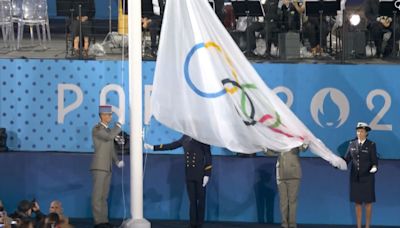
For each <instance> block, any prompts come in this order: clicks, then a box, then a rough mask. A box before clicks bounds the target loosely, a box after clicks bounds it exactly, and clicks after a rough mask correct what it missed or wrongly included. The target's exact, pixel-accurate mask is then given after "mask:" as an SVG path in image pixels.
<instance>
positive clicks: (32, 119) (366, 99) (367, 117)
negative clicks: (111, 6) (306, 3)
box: [0, 60, 400, 159]
mask: <svg viewBox="0 0 400 228" xmlns="http://www.w3.org/2000/svg"><path fill="white" fill-rule="evenodd" d="M254 66H255V68H256V70H257V71H258V72H259V74H260V75H261V77H262V78H263V80H264V81H265V82H266V83H267V85H268V86H269V87H270V88H272V89H276V90H277V91H276V92H277V94H278V95H279V96H280V97H281V98H282V100H283V101H285V102H287V103H288V105H289V106H290V107H291V109H292V110H293V111H294V113H295V114H296V115H297V116H298V117H299V118H300V119H301V120H302V121H303V122H304V123H305V124H306V125H307V127H308V128H309V129H310V130H311V131H312V132H313V133H314V134H315V135H316V136H317V137H319V138H320V139H321V140H323V141H324V142H325V143H326V144H327V146H328V147H329V148H330V149H331V150H332V151H334V152H335V153H337V154H340V155H343V154H344V153H345V150H346V147H347V140H348V139H351V138H353V137H354V136H355V130H354V126H355V125H356V123H357V122H358V121H365V122H367V123H368V124H370V125H371V126H372V128H373V129H374V130H373V131H372V132H371V133H370V138H371V139H372V140H374V141H376V142H377V145H378V153H379V154H380V157H381V158H387V159H399V158H400V153H399V151H398V149H397V148H399V147H400V140H399V136H400V130H399V129H400V128H399V122H400V119H399V118H398V110H399V108H400V107H399V97H400V92H399V90H398V88H399V87H400V82H399V80H395V78H394V77H395V75H396V74H397V73H398V72H399V70H400V66H398V65H308V64H255V65H254ZM154 67H155V63H154V62H144V63H143V85H144V88H146V89H148V87H151V84H152V82H153V74H154ZM123 69H125V71H123ZM126 69H127V63H126V62H125V63H122V62H120V61H67V60H62V61H61V60H58V61H57V60H0V75H1V77H0V117H1V118H0V126H1V127H6V128H7V130H8V133H9V138H8V145H9V147H10V148H11V149H12V150H36V151H68V152H69V151H73V152H90V151H92V142H91V128H92V126H93V125H94V124H95V123H96V122H97V121H98V115H97V106H98V105H99V103H100V97H101V96H102V95H101V93H102V92H103V93H104V92H106V91H107V89H108V88H111V91H110V92H109V93H107V95H106V96H105V95H104V97H106V99H105V100H104V102H106V103H108V104H111V105H113V106H115V107H117V108H118V107H119V108H125V112H124V113H123V114H121V116H123V117H125V118H126V124H125V126H128V124H129V118H128V111H129V109H128V100H129V99H128V98H129V96H128V95H129V94H128V89H127V86H128V77H127V70H126ZM166 77H167V75H166ZM67 86H70V87H71V86H72V87H73V88H72V89H71V88H69V87H67ZM60 88H61V89H60ZM62 88H64V90H63V89H62ZM114 90H116V91H118V90H120V92H121V93H122V94H118V93H117V92H116V91H114ZM171 92H173V91H171ZM79 93H81V95H82V96H81V97H82V102H81V103H80V104H79V105H77V106H76V107H75V108H73V109H72V110H70V111H69V112H66V111H65V110H66V109H67V107H68V106H70V105H73V103H74V102H75V101H77V100H78V98H79V96H78V95H79ZM60 94H61V95H63V96H64V99H62V96H60ZM149 94H150V93H148V92H144V97H145V101H148V100H149ZM123 96H125V102H123V100H121V104H120V100H119V98H121V97H123ZM60 102H61V103H60ZM58 104H60V106H59V105H58ZM146 104H148V103H147V102H144V106H145V107H144V110H145V111H146V110H148V108H149V107H148V106H147V105H146ZM60 110H61V111H60ZM62 110H64V112H65V113H66V114H65V118H64V121H63V122H60V121H58V119H59V118H58V117H59V116H60V113H62ZM114 117H115V119H117V118H119V117H118V116H114ZM145 119H146V118H145ZM145 127H146V128H145V130H146V131H145V137H146V138H145V140H146V141H147V142H149V143H152V144H158V143H166V142H169V141H172V140H176V139H178V138H179V137H180V135H179V134H178V133H177V132H175V131H173V130H171V129H168V128H166V127H164V126H162V125H161V124H160V123H158V122H157V121H155V120H154V119H152V120H151V121H150V125H146V126H145ZM125 130H127V129H125ZM171 153H181V150H176V151H172V152H171ZM214 153H215V154H216V155H230V154H231V152H229V151H227V150H225V149H219V148H218V149H215V150H214ZM304 156H312V154H311V153H309V152H307V153H305V154H304Z"/></svg>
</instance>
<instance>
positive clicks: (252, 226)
mask: <svg viewBox="0 0 400 228" xmlns="http://www.w3.org/2000/svg"><path fill="white" fill-rule="evenodd" d="M111 223H112V224H113V225H114V226H115V227H119V226H120V224H121V223H122V221H121V220H112V221H111ZM150 223H151V227H152V228H187V227H188V221H161V220H151V221H150ZM71 224H72V225H74V226H75V227H76V228H91V227H93V224H92V221H90V220H87V219H71ZM267 227H268V228H280V225H279V224H257V223H241V222H206V223H205V224H204V226H203V228H267ZM297 227H299V228H350V227H354V225H351V226H350V225H348V226H345V225H326V224H313V225H310V224H299V225H298V226H297ZM372 227H374V228H389V227H394V226H372Z"/></svg>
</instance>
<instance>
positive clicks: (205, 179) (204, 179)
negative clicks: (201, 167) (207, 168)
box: [203, 176, 210, 188]
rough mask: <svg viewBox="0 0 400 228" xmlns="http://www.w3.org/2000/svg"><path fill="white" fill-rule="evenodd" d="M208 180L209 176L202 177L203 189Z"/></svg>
mask: <svg viewBox="0 0 400 228" xmlns="http://www.w3.org/2000/svg"><path fill="white" fill-rule="evenodd" d="M209 180H210V177H209V176H204V177H203V188H204V187H206V185H207V183H208V181H209Z"/></svg>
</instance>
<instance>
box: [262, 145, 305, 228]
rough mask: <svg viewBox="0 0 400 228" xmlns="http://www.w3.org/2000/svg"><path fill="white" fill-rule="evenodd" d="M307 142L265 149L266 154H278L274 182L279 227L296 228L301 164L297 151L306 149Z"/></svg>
mask: <svg viewBox="0 0 400 228" xmlns="http://www.w3.org/2000/svg"><path fill="white" fill-rule="evenodd" d="M307 148H308V144H303V145H302V146H300V147H295V148H293V149H291V150H289V151H284V152H276V151H272V150H267V151H266V154H267V155H278V160H277V162H276V183H277V185H278V191H279V204H280V210H281V227H282V228H296V227H297V224H296V211H297V196H298V193H299V187H300V179H301V166H300V158H299V153H300V152H302V151H305V150H307Z"/></svg>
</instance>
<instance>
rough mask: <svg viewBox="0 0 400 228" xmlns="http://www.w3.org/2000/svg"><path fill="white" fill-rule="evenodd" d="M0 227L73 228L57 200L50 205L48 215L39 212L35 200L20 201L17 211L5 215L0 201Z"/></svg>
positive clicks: (4, 209)
mask: <svg viewBox="0 0 400 228" xmlns="http://www.w3.org/2000/svg"><path fill="white" fill-rule="evenodd" d="M0 227H4V228H73V226H72V225H70V224H69V219H68V217H66V216H65V215H64V212H63V208H62V204H61V202H60V201H58V200H54V201H52V202H51V203H50V207H49V210H48V214H45V213H44V212H43V211H41V209H40V206H39V203H38V202H37V201H36V200H32V201H29V200H22V201H20V202H19V203H18V205H17V209H16V210H15V211H14V212H12V213H7V210H6V208H5V207H4V205H3V203H2V202H1V201H0Z"/></svg>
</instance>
